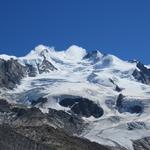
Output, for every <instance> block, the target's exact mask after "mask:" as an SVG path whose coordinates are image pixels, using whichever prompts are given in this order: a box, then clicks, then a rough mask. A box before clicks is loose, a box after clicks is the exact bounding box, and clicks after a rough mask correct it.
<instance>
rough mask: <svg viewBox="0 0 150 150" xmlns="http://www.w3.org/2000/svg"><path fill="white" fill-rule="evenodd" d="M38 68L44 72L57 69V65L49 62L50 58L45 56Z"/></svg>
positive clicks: (40, 71)
mask: <svg viewBox="0 0 150 150" xmlns="http://www.w3.org/2000/svg"><path fill="white" fill-rule="evenodd" d="M38 70H39V73H40V74H42V73H48V72H50V71H54V70H57V68H55V66H54V65H53V64H52V63H51V62H49V61H48V60H46V58H44V60H43V62H42V64H40V65H39V64H38Z"/></svg>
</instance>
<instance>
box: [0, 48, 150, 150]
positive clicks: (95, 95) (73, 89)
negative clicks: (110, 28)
mask: <svg viewBox="0 0 150 150" xmlns="http://www.w3.org/2000/svg"><path fill="white" fill-rule="evenodd" d="M0 87H1V88H0V137H3V138H1V139H0V147H2V148H3V150H11V149H18V150H29V149H31V150H91V149H92V150H147V149H150V138H149V135H150V120H149V119H148V114H149V111H150V102H149V101H150V68H149V67H148V66H146V65H144V64H142V63H141V62H139V61H123V60H121V59H119V58H118V57H116V56H114V55H110V54H107V55H106V54H102V53H101V52H100V51H90V52H88V51H86V50H85V49H83V48H81V47H78V46H75V45H73V46H71V47H69V48H68V49H67V50H65V51H56V50H54V49H53V48H50V47H47V46H44V45H39V46H37V47H36V48H35V49H34V50H32V51H31V52H30V53H29V54H27V55H26V56H24V57H15V56H8V55H0Z"/></svg>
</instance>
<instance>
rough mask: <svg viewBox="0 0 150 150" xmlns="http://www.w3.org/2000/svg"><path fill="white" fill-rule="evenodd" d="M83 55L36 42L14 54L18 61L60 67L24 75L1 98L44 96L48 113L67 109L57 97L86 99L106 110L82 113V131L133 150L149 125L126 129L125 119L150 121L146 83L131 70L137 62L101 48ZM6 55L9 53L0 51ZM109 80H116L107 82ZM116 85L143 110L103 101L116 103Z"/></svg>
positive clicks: (79, 50) (149, 89)
mask: <svg viewBox="0 0 150 150" xmlns="http://www.w3.org/2000/svg"><path fill="white" fill-rule="evenodd" d="M86 54H87V52H86V50H85V49H84V48H81V47H78V46H75V45H73V46H71V47H69V48H68V49H67V50H64V51H56V50H55V49H54V48H53V47H52V48H51V47H48V46H44V45H39V46H37V47H36V48H35V49H34V50H32V51H31V52H30V53H29V54H28V55H26V56H24V57H20V58H17V59H18V61H19V62H20V63H22V64H26V63H28V64H32V65H33V66H35V67H36V64H38V63H42V61H43V59H44V57H45V58H46V59H47V60H48V61H50V62H51V63H52V64H53V65H54V66H55V67H56V68H57V69H58V70H55V71H53V72H50V73H45V74H38V75H37V76H36V77H26V78H24V79H23V80H22V82H21V85H18V86H17V88H16V89H14V90H12V91H9V90H7V91H5V92H3V93H1V97H5V98H7V99H9V100H10V101H11V100H14V101H15V100H17V101H19V102H21V103H26V104H30V103H29V100H31V99H32V98H37V97H40V96H45V97H47V98H48V102H47V103H46V104H45V105H44V106H43V108H40V109H41V110H42V111H43V112H45V113H46V112H47V111H48V108H49V107H51V108H54V109H58V110H64V111H67V110H68V109H69V108H65V107H62V106H60V105H59V104H58V98H56V97H58V96H60V95H75V96H82V97H85V98H88V99H90V100H92V101H94V102H95V103H97V104H98V105H100V106H101V107H102V108H103V109H104V115H103V116H102V117H101V118H99V119H95V118H94V117H90V118H83V119H84V120H85V121H86V122H89V127H88V128H87V129H86V130H85V131H84V132H83V133H82V134H81V136H83V137H86V138H88V139H90V140H91V141H96V142H98V143H102V144H105V143H107V144H108V145H115V142H117V143H119V144H120V145H122V146H124V147H126V148H129V149H132V143H131V140H134V139H139V138H141V137H143V136H147V135H149V134H150V129H149V128H148V129H147V130H146V129H141V130H133V131H129V130H128V129H127V122H132V121H136V120H138V121H144V122H145V123H146V124H147V125H148V124H150V119H149V117H148V115H149V114H148V112H149V111H150V105H149V104H148V102H149V100H150V86H149V85H144V84H142V83H139V82H137V81H136V80H135V79H134V78H133V77H132V73H133V71H134V70H135V69H137V68H136V63H129V62H127V61H123V60H121V59H119V58H117V57H116V56H113V55H103V54H101V53H100V52H98V53H97V55H96V56H94V57H99V59H98V61H96V62H95V61H94V59H93V62H91V61H92V60H88V59H83V58H84V56H85V55H86ZM1 57H4V58H5V59H9V58H10V57H9V56H3V55H0V58H1ZM110 79H111V80H113V82H114V84H113V83H112V82H111V81H110ZM116 85H118V86H119V87H120V88H122V89H123V91H122V92H121V93H122V94H123V95H125V96H126V97H127V98H129V99H134V98H135V99H138V100H139V101H142V102H143V103H144V104H145V105H146V110H145V111H144V113H143V114H142V115H141V116H139V115H135V114H129V113H123V114H120V113H119V112H118V111H117V110H116V109H115V107H114V106H112V108H109V107H108V106H107V105H106V100H112V101H113V102H116V99H117V96H118V95H119V93H118V92H117V91H115V86H116Z"/></svg>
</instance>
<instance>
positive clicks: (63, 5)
mask: <svg viewBox="0 0 150 150" xmlns="http://www.w3.org/2000/svg"><path fill="white" fill-rule="evenodd" d="M38 44H45V45H48V46H55V48H56V49H58V50H61V49H66V48H67V47H69V46H70V45H73V44H76V45H79V46H82V47H84V48H86V49H88V50H93V49H99V50H101V51H102V52H104V53H112V54H115V55H117V56H119V57H121V58H123V59H134V58H136V59H139V60H141V61H143V62H144V63H145V64H150V59H149V57H150V55H149V54H150V1H149V0H0V53H6V54H12V55H17V56H22V55H25V54H27V53H28V52H29V51H30V50H31V49H33V48H34V47H35V46H36V45H38Z"/></svg>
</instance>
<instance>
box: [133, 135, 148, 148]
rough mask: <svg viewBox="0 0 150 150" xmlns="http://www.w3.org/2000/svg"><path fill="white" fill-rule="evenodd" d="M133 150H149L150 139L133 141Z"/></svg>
mask: <svg viewBox="0 0 150 150" xmlns="http://www.w3.org/2000/svg"><path fill="white" fill-rule="evenodd" d="M133 148H134V150H150V137H145V138H142V139H139V140H135V141H133Z"/></svg>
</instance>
